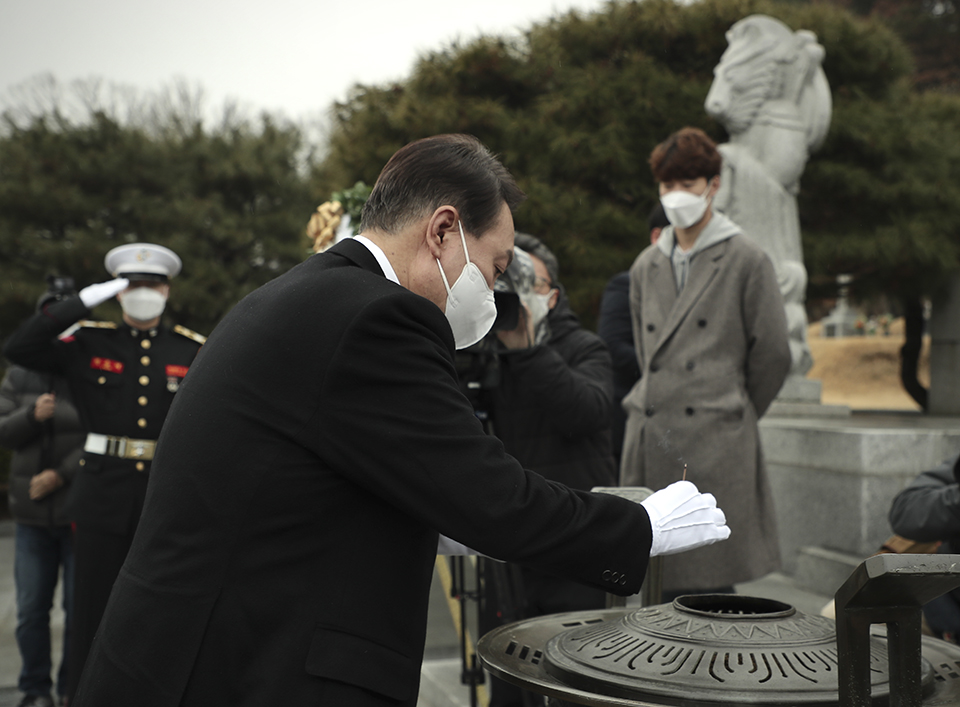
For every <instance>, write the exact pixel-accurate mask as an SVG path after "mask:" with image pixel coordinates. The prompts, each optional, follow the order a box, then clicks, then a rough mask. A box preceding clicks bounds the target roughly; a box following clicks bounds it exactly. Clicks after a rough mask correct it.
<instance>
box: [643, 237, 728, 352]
mask: <svg viewBox="0 0 960 707" xmlns="http://www.w3.org/2000/svg"><path fill="white" fill-rule="evenodd" d="M728 242H729V241H723V242H722V243H718V244H717V245H715V246H713V247H711V248H707V249H706V250H704V251H702V252H700V253H698V254H697V255H696V256H695V257H694V259H693V262H692V263H690V272H689V274H688V275H687V284H686V286H685V287H684V288H683V290H682V291H681V292H680V295H679V297H678V296H677V294H676V292H677V282H676V279H675V278H674V277H673V267H672V266H670V264H669V260H667V259H666V258H664V259H665V260H667V265H668V267H667V268H665V267H661V268H660V270H667V269H669V271H670V285H671V288H670V291H671V292H672V293H673V295H672V300H671V301H672V302H673V305H672V307H671V309H670V312H669V314H668V315H667V319H666V324H665V325H664V327H663V332H662V334H661V336H660V341H659V343H658V344H657V348H658V349H659V348H660V347H661V346H663V344H664V343H665V342H666V341H667V340H668V339H669V338H670V337H671V336H673V332H675V331H676V330H677V327H679V326H680V324H681V323H682V322H683V320H684V319H685V318H686V316H687V314H689V313H690V310H691V309H692V308H693V305H695V304H696V303H697V301H698V300H699V299H700V298H701V297H702V296H703V293H704V291H706V289H707V287H708V286H709V285H710V283H711V282H712V281H713V278H715V277H716V276H717V273H718V272H719V271H720V264H721V262H722V260H723V256H724V254H725V253H726V251H727V243H728ZM664 301H667V298H664Z"/></svg>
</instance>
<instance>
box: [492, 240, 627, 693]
mask: <svg viewBox="0 0 960 707" xmlns="http://www.w3.org/2000/svg"><path fill="white" fill-rule="evenodd" d="M515 245H516V248H515V253H516V257H515V259H514V262H513V263H512V264H511V265H510V267H509V268H508V271H507V274H508V276H509V279H510V282H511V283H512V285H513V287H514V289H515V290H516V293H517V294H518V295H519V297H520V301H521V303H522V306H521V308H520V314H521V316H520V322H519V325H518V327H517V328H516V329H514V330H512V331H501V332H498V333H497V336H498V338H499V340H500V342H501V344H502V347H501V348H500V350H499V357H500V384H499V386H498V387H497V388H496V389H495V390H494V391H493V394H492V401H493V404H492V414H493V420H494V432H495V434H496V435H497V437H499V438H500V440H501V441H502V442H503V444H504V447H506V450H507V452H508V453H509V454H511V455H513V456H515V457H516V458H517V459H518V460H520V462H521V463H522V464H523V465H524V466H525V467H526V468H528V469H532V470H533V471H536V472H537V473H539V474H540V475H541V476H544V477H546V478H548V479H550V480H551V481H559V482H561V483H563V484H565V485H567V486H570V487H572V488H576V489H581V490H585V491H589V490H590V489H591V488H593V487H594V486H616V485H617V480H616V479H617V472H616V466H615V464H614V460H613V455H612V454H611V447H610V410H611V405H612V401H613V376H612V371H611V363H610V354H609V353H608V351H607V347H606V345H605V344H604V343H603V341H602V340H601V339H600V337H599V336H597V335H596V334H594V333H593V332H590V331H587V330H586V329H583V328H582V327H581V326H580V322H579V320H578V319H577V316H576V315H575V314H574V313H573V312H572V311H571V310H570V307H569V305H568V303H567V299H566V296H565V295H564V294H563V290H562V287H561V286H560V283H559V280H558V278H557V270H558V268H557V260H556V258H555V257H554V255H553V253H551V252H550V250H549V249H548V248H547V247H546V246H545V245H544V244H543V243H542V242H541V241H540V240H539V239H537V238H535V237H534V236H530V235H527V234H524V233H517V234H516V238H515ZM528 256H529V257H528ZM504 575H505V578H506V580H507V583H508V584H509V587H506V588H505V587H502V586H498V587H493V586H490V585H491V583H489V582H488V586H487V592H486V594H487V598H486V602H487V606H486V612H485V616H486V617H487V619H486V621H485V623H486V622H487V621H489V625H488V626H486V627H485V628H488V629H489V628H492V627H493V626H494V625H496V624H497V616H498V615H499V618H500V619H503V620H509V619H514V618H520V617H534V616H543V615H546V614H553V613H558V612H562V611H579V610H585V609H597V608H602V607H603V606H604V603H605V595H604V592H603V591H602V590H599V589H594V588H590V587H586V586H584V585H582V584H579V583H576V582H572V581H569V580H564V579H559V578H557V577H554V576H551V575H546V574H543V573H540V572H537V571H534V570H531V569H529V568H526V567H519V566H510V567H509V569H508V571H507V572H505V573H502V574H498V575H497V577H499V578H501V579H502V578H504ZM511 590H512V591H511ZM518 595H519V596H518ZM511 602H513V603H515V604H516V606H509V604H510V603H511ZM492 693H493V694H492V700H491V705H492V706H493V707H504V706H505V705H522V704H523V695H522V693H521V691H520V690H519V689H518V688H516V687H514V686H512V685H507V684H506V683H503V682H501V681H494V683H493V690H492Z"/></svg>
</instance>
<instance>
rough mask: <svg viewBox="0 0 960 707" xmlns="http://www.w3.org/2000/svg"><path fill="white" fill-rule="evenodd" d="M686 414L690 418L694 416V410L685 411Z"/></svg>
mask: <svg viewBox="0 0 960 707" xmlns="http://www.w3.org/2000/svg"><path fill="white" fill-rule="evenodd" d="M684 412H685V413H687V416H688V417H689V416H690V415H693V408H687V409H686V410H684Z"/></svg>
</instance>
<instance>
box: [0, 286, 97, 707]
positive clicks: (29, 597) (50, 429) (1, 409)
mask: <svg viewBox="0 0 960 707" xmlns="http://www.w3.org/2000/svg"><path fill="white" fill-rule="evenodd" d="M50 284H51V288H50V291H49V292H47V293H45V294H44V295H43V296H42V297H41V298H40V301H39V303H38V305H37V309H38V311H39V310H40V309H41V308H42V307H43V306H44V305H46V304H48V303H50V302H53V301H56V300H59V299H61V297H62V296H64V295H67V294H71V292H70V290H71V289H72V283H71V284H66V283H65V282H64V281H63V280H59V279H57V281H51V283H50ZM84 436H85V432H84V430H83V428H82V426H81V424H80V417H79V415H78V414H77V410H76V408H75V407H74V406H73V404H72V403H71V402H70V394H69V391H68V389H67V385H66V383H65V381H64V380H63V379H62V378H59V377H57V376H50V375H41V374H39V373H35V372H33V371H29V370H27V369H25V368H21V367H20V366H11V367H10V368H9V369H7V374H6V376H5V377H4V379H3V383H2V384H0V446H3V447H6V448H8V449H11V450H13V457H12V459H11V463H10V488H9V492H8V499H9V504H10V514H11V515H12V516H13V520H14V522H15V523H16V539H15V542H14V583H15V587H16V596H17V647H18V648H19V650H20V661H21V668H20V676H19V678H18V680H17V687H18V688H19V689H20V691H21V692H22V693H23V694H24V697H23V699H22V701H21V702H20V707H44V706H46V705H52V704H53V701H52V697H51V692H52V691H53V687H54V683H53V680H52V679H51V672H52V665H53V661H52V657H51V645H50V643H51V642H50V609H51V608H52V607H53V597H54V592H55V590H56V588H57V582H58V579H59V576H60V571H61V568H62V570H63V610H64V636H63V645H64V656H63V658H62V659H61V661H60V667H59V670H58V671H57V680H56V687H57V691H58V692H59V694H60V695H61V696H62V695H64V694H65V692H66V689H67V682H66V681H67V669H68V662H67V659H66V646H67V643H68V636H69V630H70V618H71V617H70V614H71V611H70V608H71V605H72V603H73V533H72V529H71V527H70V522H71V520H73V518H72V516H71V514H70V511H69V508H68V507H67V500H68V499H67V494H68V490H69V488H70V486H69V485H70V482H71V481H72V479H73V477H74V475H75V474H76V472H77V470H78V468H79V467H78V462H79V461H80V455H81V452H82V449H81V445H82V444H83V440H84Z"/></svg>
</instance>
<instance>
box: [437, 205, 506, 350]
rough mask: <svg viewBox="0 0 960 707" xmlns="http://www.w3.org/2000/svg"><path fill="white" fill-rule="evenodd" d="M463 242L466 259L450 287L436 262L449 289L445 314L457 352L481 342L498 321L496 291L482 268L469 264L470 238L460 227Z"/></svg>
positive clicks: (445, 285) (444, 283) (461, 225)
mask: <svg viewBox="0 0 960 707" xmlns="http://www.w3.org/2000/svg"><path fill="white" fill-rule="evenodd" d="M459 225H460V240H461V242H462V243H463V255H464V257H465V258H466V259H467V262H466V264H465V265H464V266H463V270H461V271H460V277H458V278H457V281H456V282H455V283H453V287H450V283H449V282H448V281H447V275H446V273H444V272H443V266H442V265H441V264H440V261H439V260H437V267H438V268H440V277H442V278H443V286H444V287H445V288H446V289H447V308H446V311H444V314H446V315H447V321H449V322H450V328H451V329H453V341H454V343H455V345H456V347H457V348H458V349H465V348H467V347H468V346H473V345H474V344H475V343H477V342H478V341H480V339H482V338H483V337H484V336H486V335H487V332H488V331H490V327H492V326H493V321H494V320H495V319H496V318H497V305H496V302H495V301H494V299H493V290H491V289H490V286H489V285H487V280H486V278H484V277H483V273H482V272H480V268H478V267H477V266H476V265H474V264H473V263H471V262H470V254H469V253H467V238H466V236H465V235H464V234H463V224H462V223H460V224H459Z"/></svg>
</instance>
